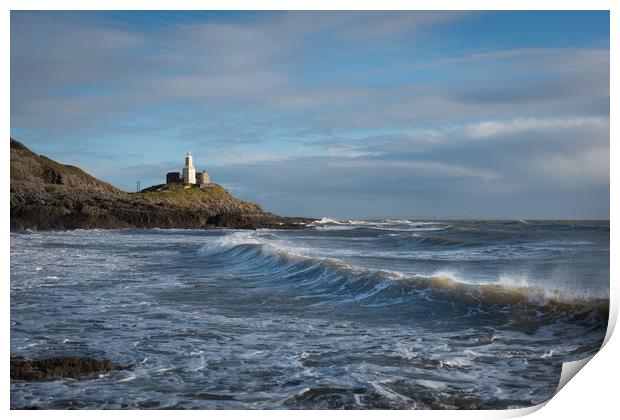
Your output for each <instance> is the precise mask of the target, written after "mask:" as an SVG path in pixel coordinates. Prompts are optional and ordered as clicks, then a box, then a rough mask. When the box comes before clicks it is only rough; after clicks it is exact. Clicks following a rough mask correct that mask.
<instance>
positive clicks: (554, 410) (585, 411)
mask: <svg viewBox="0 0 620 420" xmlns="http://www.w3.org/2000/svg"><path fill="white" fill-rule="evenodd" d="M2 5H3V9H4V10H3V11H4V14H3V20H2V23H3V25H2V26H1V29H0V33H1V35H0V36H1V39H2V44H1V45H2V47H3V58H4V61H3V66H2V67H1V70H0V71H1V72H2V81H3V84H4V86H5V88H4V90H3V91H4V92H5V98H4V101H2V102H1V103H2V111H3V112H2V114H1V115H2V117H3V118H2V121H3V126H4V127H5V129H6V131H5V132H10V112H9V109H10V95H9V94H8V93H9V92H10V66H9V62H10V53H9V49H10V39H9V37H10V13H9V11H10V10H28V9H32V10H73V9H77V10H149V9H151V10H157V9H173V10H198V9H211V10H235V9H241V10H243V9H245V10H323V9H325V10H611V36H610V38H611V49H610V52H611V74H612V75H614V74H618V71H619V67H618V60H617V49H618V48H617V42H616V41H617V40H619V39H620V33H619V31H618V28H619V22H618V13H619V10H620V9H619V8H618V6H617V2H614V1H603V0H591V1H580V0H564V1H558V0H520V1H514V0H511V1H508V0H505V1H497V0H496V1H491V0H477V1H468V2H463V1H458V0H434V1H432V2H428V1H424V2H422V1H419V2H418V1H402V0H382V1H365V0H357V1H353V0H329V1H327V0H314V1H298V0H291V1H283V0H263V1H257V0H229V1H222V0H220V1H209V2H199V1H196V0H177V1H174V2H172V1H169V0H148V1H147V0H108V1H101V0H95V1H88V2H87V1H84V0H82V1H79V0H64V1H60V0H47V1H45V0H21V1H17V0H5V1H4V2H2ZM610 83H611V85H610V87H611V95H612V96H611V98H612V99H611V112H610V120H611V138H612V139H617V137H618V136H617V134H618V129H617V124H616V123H615V121H618V117H619V115H618V107H617V106H615V104H614V99H616V100H617V98H618V94H617V93H618V92H617V89H618V86H617V83H615V80H614V78H613V77H612V79H611V81H610ZM616 148H617V147H616V146H615V143H614V142H613V141H612V142H611V144H610V159H611V156H612V155H614V154H615V151H616ZM1 153H2V155H3V158H4V162H5V164H4V165H2V173H1V174H0V176H2V177H3V179H4V180H5V183H4V184H3V192H2V193H3V197H4V199H5V204H4V205H3V206H0V211H1V212H2V216H3V227H4V233H5V238H6V241H5V242H3V243H2V247H3V251H4V255H5V258H6V257H7V256H8V255H9V241H8V238H9V208H10V206H9V203H8V200H9V168H8V166H7V165H6V162H7V161H8V158H9V157H8V147H7V146H5V147H4V148H2V152H1ZM617 177H618V169H617V168H614V166H613V165H611V201H610V202H611V213H610V216H611V218H613V219H614V221H615V220H616V216H617V214H618V209H619V207H618V197H617V194H616V193H615V191H614V187H615V186H616V182H615V180H616V179H617ZM616 238H618V229H617V228H616V225H615V224H611V251H612V252H611V278H612V283H611V288H610V289H611V299H612V301H611V307H610V332H611V331H612V329H613V325H615V323H616V320H617V311H618V308H617V303H618V296H619V294H618V287H617V281H615V280H614V279H615V277H616V274H617V273H618V264H617V263H616V259H615V257H616V256H617V252H615V250H616V248H617V247H616V246H615V245H616V240H615V239H616ZM4 261H5V262H6V263H5V265H4V266H3V270H2V273H3V274H4V275H3V276H2V278H3V279H5V283H4V288H3V291H2V292H3V302H4V304H5V305H4V307H3V309H4V320H3V321H4V322H3V323H2V327H3V334H4V337H6V338H7V340H6V341H5V345H4V347H3V351H2V354H3V357H4V360H5V362H4V364H3V365H2V366H3V368H2V369H3V370H2V375H3V378H4V392H3V394H2V399H3V403H4V404H3V406H4V409H5V410H7V411H8V409H9V405H10V402H9V400H10V382H9V374H8V373H9V372H8V370H9V366H8V364H7V363H6V359H7V358H9V354H10V340H8V337H9V331H10V325H9V320H10V307H9V304H8V302H9V300H10V293H9V277H10V269H9V264H8V260H7V259H5V260H4ZM606 340H609V341H608V342H607V344H606V345H605V347H604V348H603V349H602V350H601V351H600V352H599V354H597V355H596V356H595V357H594V358H593V359H592V361H591V362H589V363H588V366H587V367H586V368H585V369H583V370H582V371H581V372H580V373H579V374H578V375H577V378H576V379H573V380H572V381H570V382H569V383H568V384H567V385H566V386H565V387H564V388H563V389H562V390H561V392H559V393H558V395H556V396H555V397H554V398H552V399H551V400H550V401H549V402H548V403H547V404H541V406H537V407H534V408H531V409H520V410H508V411H459V412H454V411H415V412H414V411H390V412H385V411H364V410H357V411H353V412H334V411H295V412H294V413H291V412H288V411H242V412H239V411H218V412H213V411H209V412H204V411H193V412H179V411H177V412H175V413H174V416H175V417H183V418H189V417H192V418H196V417H197V416H204V415H208V416H210V417H212V416H217V417H219V418H230V419H232V418H239V417H242V418H252V419H255V418H258V419H261V418H266V417H269V418H272V417H279V418H282V419H284V418H288V417H289V416H291V415H293V416H295V417H298V418H314V417H315V416H316V415H320V416H327V417H332V416H338V417H340V416H344V417H351V418H352V417H355V418H356V419H358V418H362V419H363V418H371V417H372V418H379V417H381V418H383V417H384V416H386V415H388V416H389V417H392V418H404V417H405V416H407V418H409V417H410V416H416V417H420V416H421V417H425V418H429V417H432V418H443V419H451V418H454V416H455V415H458V416H459V418H475V419H479V418H506V417H515V416H519V415H525V414H528V413H529V412H532V411H533V410H534V411H535V410H538V411H535V413H534V414H531V416H530V418H549V417H558V418H559V417H561V418H566V419H577V418H579V419H581V418H584V417H586V416H587V417H590V418H592V417H593V418H610V416H612V415H613V414H611V413H614V412H617V408H618V405H617V403H616V399H617V392H616V389H617V387H616V386H614V385H615V384H616V383H617V380H618V379H617V378H618V373H619V372H618V370H619V369H618V366H619V365H620V363H618V360H616V358H615V355H616V354H618V353H619V349H620V345H619V344H618V339H617V338H614V337H613V336H612V337H611V339H610V335H609V334H608V336H607V337H606ZM542 406H545V407H544V409H542V410H541V409H540V408H541V407H542ZM171 414H172V413H170V412H169V411H156V412H152V411H151V412H145V411H115V412H114V413H110V412H106V411H90V412H70V411H69V412H68V411H62V412H52V411H41V412H36V411H11V412H10V413H9V415H10V416H11V417H14V418H26V417H28V418H30V417H40V418H42V417H45V418H46V419H47V418H50V417H51V418H52V419H54V418H61V417H65V416H68V417H71V416H84V415H88V416H89V417H94V418H108V417H109V416H110V415H114V416H115V417H116V416H120V417H122V418H130V416H131V417H134V416H138V417H141V416H144V417H145V418H146V416H148V417H149V418H168V417H169V416H170V415H171Z"/></svg>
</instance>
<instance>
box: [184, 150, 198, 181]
mask: <svg viewBox="0 0 620 420" xmlns="http://www.w3.org/2000/svg"><path fill="white" fill-rule="evenodd" d="M183 182H185V183H186V184H195V183H196V169H195V168H194V162H193V160H192V154H191V153H188V154H187V156H185V167H184V168H183Z"/></svg>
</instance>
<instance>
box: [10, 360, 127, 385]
mask: <svg viewBox="0 0 620 420" xmlns="http://www.w3.org/2000/svg"><path fill="white" fill-rule="evenodd" d="M125 368H126V367H123V366H120V365H117V364H115V363H112V362H110V361H109V360H97V359H91V358H88V357H53V358H50V359H41V360H28V359H25V358H23V357H21V356H15V357H11V379H13V380H18V381H44V380H52V379H58V378H73V379H84V378H89V377H92V376H94V375H96V374H99V373H104V372H110V371H113V370H122V369H125Z"/></svg>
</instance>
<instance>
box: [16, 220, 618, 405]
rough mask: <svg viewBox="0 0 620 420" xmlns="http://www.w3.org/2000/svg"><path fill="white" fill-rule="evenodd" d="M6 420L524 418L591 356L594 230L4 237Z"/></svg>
mask: <svg viewBox="0 0 620 420" xmlns="http://www.w3.org/2000/svg"><path fill="white" fill-rule="evenodd" d="M10 265H11V355H13V356H15V355H21V356H25V357H28V358H44V357H50V356H75V355H77V356H90V357H95V358H100V359H109V360H111V361H113V362H115V363H121V364H128V365H131V367H130V368H129V369H128V370H122V371H115V372H112V373H107V374H104V375H100V376H99V377H96V378H92V379H86V380H70V379H61V380H55V381H48V382H21V381H11V407H12V408H19V407H38V408H58V409H63V408H68V407H74V408H75V407H77V408H110V409H135V408H187V409H192V408H197V409H251V408H257V409H280V408H304V409H319V408H360V409H367V408H387V409H416V408H417V409H427V408H433V409H437V408H482V409H504V408H520V407H527V406H532V405H535V404H539V403H541V402H544V401H546V400H548V399H549V398H550V397H551V396H552V395H553V393H554V391H555V389H556V386H557V384H558V380H559V377H560V371H561V365H562V363H563V362H566V361H571V360H577V359H581V358H584V357H587V356H590V355H592V354H594V353H595V352H596V351H597V350H598V349H599V347H600V345H601V343H602V340H603V338H604V336H605V332H606V327H607V317H608V307H609V306H608V303H609V300H608V299H609V222H608V221H602V222H601V221H416V220H369V221H365V220H349V221H345V220H332V219H327V218H325V219H323V220H321V222H319V223H316V224H315V225H314V226H313V227H310V228H308V229H302V230H258V231H236V230H160V229H152V230H75V231H63V232H43V231H39V232H37V231H25V232H14V233H11V262H10Z"/></svg>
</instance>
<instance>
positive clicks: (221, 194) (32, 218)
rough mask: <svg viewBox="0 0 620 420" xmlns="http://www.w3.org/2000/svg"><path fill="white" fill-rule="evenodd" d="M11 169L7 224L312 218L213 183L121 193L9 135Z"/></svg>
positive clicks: (285, 224) (249, 225)
mask: <svg viewBox="0 0 620 420" xmlns="http://www.w3.org/2000/svg"><path fill="white" fill-rule="evenodd" d="M10 169H11V229H12V230H23V229H38V230H44V229H93V228H99V229H116V228H181V229H198V228H212V227H227V228H237V229H258V228H272V229H277V228H280V229H293V228H303V227H305V226H306V225H307V223H310V222H312V221H313V219H308V218H291V217H281V216H277V215H275V214H271V213H267V212H265V211H263V209H262V208H261V207H260V206H259V205H258V204H255V203H250V202H248V201H243V200H239V199H238V198H235V197H233V196H232V195H231V194H230V193H229V192H228V191H227V190H226V189H225V188H223V187H222V186H220V185H217V184H211V185H209V187H208V188H200V187H197V186H192V187H190V186H183V185H174V186H170V185H169V186H166V185H156V186H153V187H151V188H147V189H145V190H142V191H141V192H139V193H134V194H130V193H126V192H124V191H121V190H119V189H118V188H115V187H114V186H112V185H110V184H108V183H105V182H103V181H100V180H98V179H96V178H94V177H92V176H90V175H89V174H87V173H86V172H84V171H83V170H81V169H80V168H77V167H75V166H71V165H63V164H61V163H58V162H56V161H54V160H51V159H49V158H47V157H45V156H42V155H37V154H36V153H34V152H32V151H31V150H29V149H28V148H27V147H26V146H24V145H23V144H21V143H20V142H18V141H17V140H14V139H11V168H10Z"/></svg>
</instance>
